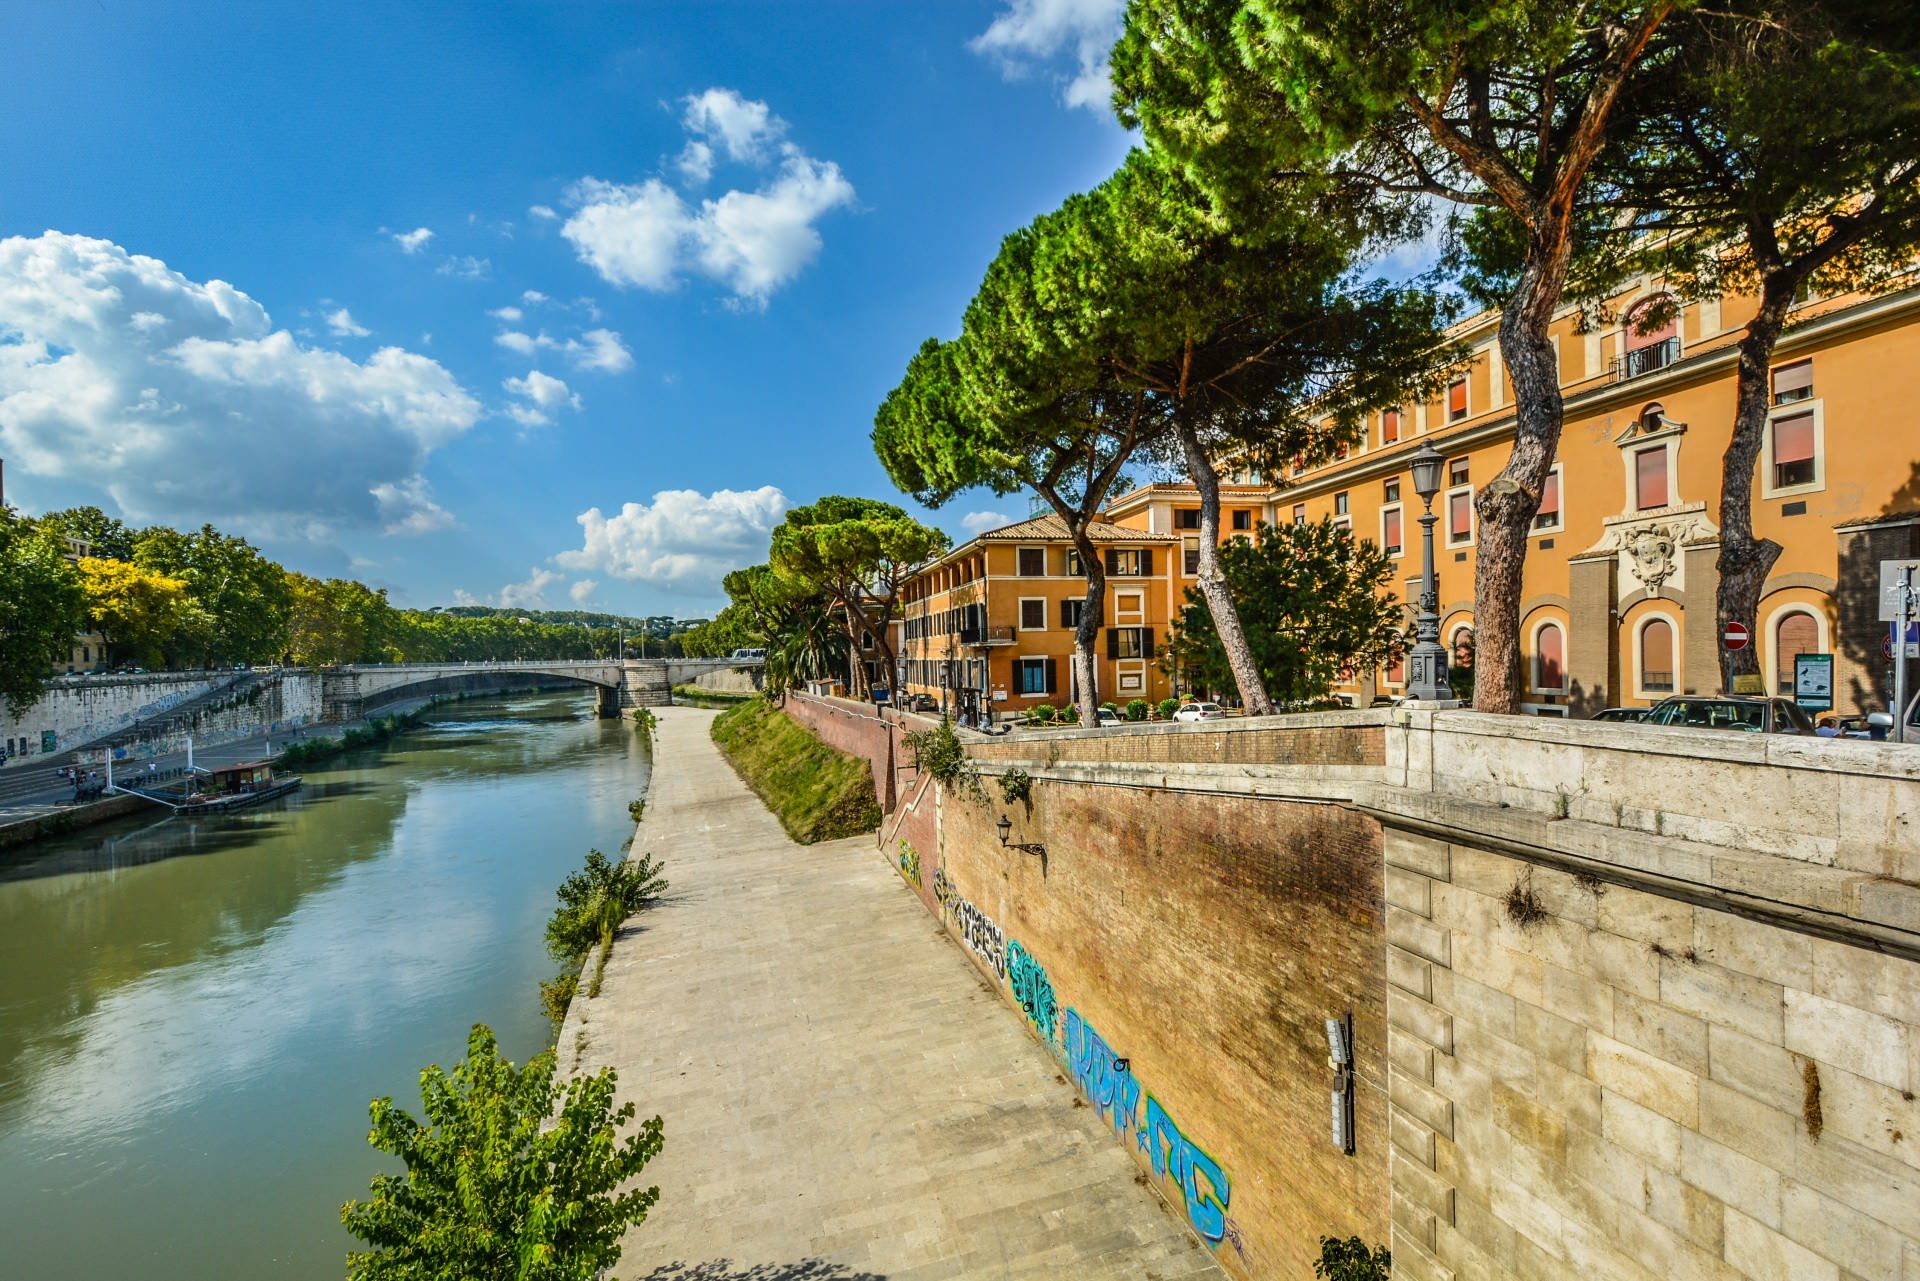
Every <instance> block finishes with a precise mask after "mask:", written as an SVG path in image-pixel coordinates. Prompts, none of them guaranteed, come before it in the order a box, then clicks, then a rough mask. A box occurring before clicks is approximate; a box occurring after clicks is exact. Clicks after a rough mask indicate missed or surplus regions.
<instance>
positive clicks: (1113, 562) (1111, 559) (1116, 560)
mask: <svg viewBox="0 0 1920 1281" xmlns="http://www.w3.org/2000/svg"><path fill="white" fill-rule="evenodd" d="M1107 572H1108V573H1109V574H1118V573H1119V572H1120V553H1119V552H1117V551H1115V550H1114V549H1113V548H1111V547H1109V548H1107Z"/></svg>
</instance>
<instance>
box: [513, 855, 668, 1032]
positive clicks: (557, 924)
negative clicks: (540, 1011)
mask: <svg viewBox="0 0 1920 1281" xmlns="http://www.w3.org/2000/svg"><path fill="white" fill-rule="evenodd" d="M666 889H667V879H666V877H664V876H662V875H661V874H660V861H659V860H658V859H656V858H654V856H653V855H651V854H642V855H641V856H640V857H639V858H637V859H622V860H620V861H619V862H615V861H614V860H612V859H609V858H608V857H607V856H606V855H605V854H602V853H601V852H600V851H599V850H590V851H588V853H587V862H586V866H584V867H582V868H581V869H580V870H579V871H577V872H575V873H573V874H572V875H571V876H569V877H567V879H566V880H564V881H562V882H561V883H560V888H559V890H557V891H556V894H557V896H558V897H559V899H560V906H558V907H556V908H555V909H554V911H553V916H552V918H551V919H550V920H548V922H547V952H548V953H549V954H550V955H551V956H552V957H553V959H554V960H556V961H558V962H560V964H561V965H562V966H564V967H566V969H565V970H564V971H563V972H562V974H561V976H560V977H559V978H558V979H556V980H554V983H553V984H551V985H549V984H542V985H541V989H540V991H541V998H542V1001H543V1003H544V1004H545V1005H546V1007H547V1016H548V1017H549V1018H553V1017H554V1012H555V1008H556V1006H557V1008H558V1011H559V1014H560V1017H562V1018H564V1017H565V1015H566V1002H564V1001H559V1000H558V999H557V993H558V990H559V988H560V987H561V986H564V985H565V984H566V980H567V978H568V976H569V975H573V976H575V978H574V982H575V984H576V985H577V983H578V978H577V975H578V972H579V969H580V966H581V964H582V963H583V962H584V961H585V960H586V958H587V956H588V954H589V953H595V954H596V955H595V962H594V967H593V977H592V978H591V979H590V980H589V981H588V984H587V995H588V996H589V997H595V996H598V995H600V978H601V975H602V973H603V972H604V971H605V969H606V965H607V954H608V953H609V952H610V951H612V950H613V936H614V934H615V933H617V932H618V931H619V929H620V926H621V925H622V924H624V923H625V922H626V920H627V918H628V917H630V916H632V915H633V914H634V913H636V912H639V911H640V910H642V909H643V908H645V907H647V906H648V905H649V904H651V903H653V902H654V901H655V900H656V899H658V898H659V897H660V896H661V895H662V894H664V893H666ZM550 988H552V989H553V990H554V992H555V995H554V996H549V995H548V992H549V989H550ZM572 996H573V993H572V992H571V991H569V992H568V993H567V998H568V1000H571V999H572ZM555 1026H556V1027H557V1026H558V1020H557V1019H556V1020H555Z"/></svg>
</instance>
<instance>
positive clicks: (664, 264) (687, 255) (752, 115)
mask: <svg viewBox="0 0 1920 1281" xmlns="http://www.w3.org/2000/svg"><path fill="white" fill-rule="evenodd" d="M686 102H687V110H686V116H685V118H684V121H683V123H684V124H685V126H686V128H687V130H688V132H689V134H691V135H694V136H692V137H690V138H689V141H688V145H687V149H686V150H685V151H683V152H682V153H681V155H680V158H679V161H678V164H679V167H680V169H681V172H682V173H684V174H686V175H687V176H688V177H689V178H692V179H694V180H696V181H704V180H705V179H706V178H707V177H708V176H709V175H710V174H711V172H712V168H713V163H714V160H715V155H716V150H715V149H716V148H718V150H719V151H720V152H723V153H725V155H726V156H727V158H728V159H730V160H735V161H740V162H743V163H747V164H751V165H753V166H755V167H757V168H760V169H763V170H767V169H770V170H771V171H770V173H769V174H768V176H767V177H766V179H765V180H764V181H762V182H761V183H760V185H759V186H757V187H756V188H754V189H753V190H751V191H746V190H739V189H735V190H731V191H728V192H727V193H726V194H724V195H722V196H719V197H717V198H714V199H708V200H702V201H700V202H699V204H698V205H693V204H689V203H688V201H687V200H686V199H685V198H684V197H682V196H681V195H680V193H679V192H677V191H675V190H674V189H673V188H672V187H670V186H668V185H667V184H666V182H665V181H663V180H662V179H660V178H657V177H655V178H646V179H643V180H641V181H639V182H633V183H614V182H607V181H604V180H602V179H599V178H593V177H586V178H582V179H580V180H579V181H578V182H575V183H573V184H572V185H571V186H570V187H569V188H568V189H567V201H568V203H569V204H570V205H572V207H573V213H572V215H571V216H570V217H569V218H568V219H567V221H566V223H565V224H564V225H563V226H562V227H561V229H560V230H561V234H562V235H564V236H565V237H566V238H567V239H568V240H570V241H572V242H573V247H574V251H575V252H576V253H577V254H578V255H579V257H580V260H581V261H582V262H585V263H587V264H588V265H589V266H591V267H592V268H593V269H594V270H595V271H597V272H599V273H600V275H601V276H602V277H603V278H605V279H606V280H608V281H611V282H612V283H614V284H616V285H635V286H638V287H640V288H642V289H651V290H656V291H662V292H664V291H666V290H669V289H672V288H674V287H675V286H676V285H677V284H678V283H679V281H680V278H681V277H682V276H683V275H685V274H690V273H691V274H698V275H703V276H706V277H708V278H710V279H712V280H716V281H718V282H720V283H721V284H723V285H724V286H726V287H727V288H728V289H729V290H731V291H732V293H733V295H734V297H735V298H736V299H738V300H739V301H741V302H744V303H748V304H752V305H759V306H764V305H765V303H766V301H767V298H768V297H769V296H770V295H771V294H772V293H773V292H774V290H776V289H778V288H780V287H781V286H782V285H784V284H786V283H787V282H788V281H790V280H792V279H793V278H794V277H795V276H796V275H798V274H799V273H800V271H801V270H802V269H803V268H804V267H806V265H807V264H808V263H810V262H812V261H813V260H814V258H816V257H817V256H818V255H819V253H820V245H821V240H820V233H819V232H818V231H817V230H816V229H815V227H814V224H815V223H816V222H818V221H819V220H820V219H821V218H822V217H824V216H825V215H826V214H828V213H829V212H831V211H833V210H835V209H838V208H841V207H843V206H848V205H851V204H853V202H854V189H853V184H852V183H850V182H849V181H847V179H846V176H845V175H844V174H842V173H841V172H840V166H838V165H836V164H834V163H833V162H832V161H830V160H816V159H814V158H813V157H812V156H809V155H807V154H806V153H805V152H804V151H802V150H801V149H800V148H799V147H797V146H795V145H794V144H793V143H791V142H784V141H781V140H780V139H781V135H782V134H783V133H784V132H785V130H786V123H785V122H784V121H782V120H781V119H780V118H779V117H778V116H775V115H774V114H773V113H772V112H771V111H770V110H769V109H768V108H767V105H766V104H765V103H764V102H753V101H749V100H747V99H744V98H742V97H741V96H740V95H739V94H737V93H735V92H733V91H732V90H730V89H709V90H707V91H706V92H705V93H702V94H698V95H695V96H693V97H690V98H688V99H687V100H686Z"/></svg>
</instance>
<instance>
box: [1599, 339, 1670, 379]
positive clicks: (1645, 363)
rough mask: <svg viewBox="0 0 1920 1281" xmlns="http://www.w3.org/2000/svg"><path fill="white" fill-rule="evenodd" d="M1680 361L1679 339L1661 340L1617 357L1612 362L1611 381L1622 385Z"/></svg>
mask: <svg viewBox="0 0 1920 1281" xmlns="http://www.w3.org/2000/svg"><path fill="white" fill-rule="evenodd" d="M1678 359H1680V339H1679V338H1678V337H1677V336H1676V337H1673V338H1663V339H1661V340H1660V341H1659V342H1657V343H1654V344H1653V345H1652V346H1650V347H1641V348H1639V349H1638V350H1635V351H1630V352H1628V353H1627V354H1626V355H1624V356H1621V357H1618V358H1617V359H1615V360H1614V362H1613V380H1614V381H1615V382H1617V383H1623V382H1625V381H1627V379H1629V378H1638V377H1639V376H1640V375H1642V374H1650V373H1652V372H1653V371H1654V370H1656V369H1665V368H1666V367H1667V366H1668V365H1671V364H1672V363H1673V362H1674V361H1676V360H1678Z"/></svg>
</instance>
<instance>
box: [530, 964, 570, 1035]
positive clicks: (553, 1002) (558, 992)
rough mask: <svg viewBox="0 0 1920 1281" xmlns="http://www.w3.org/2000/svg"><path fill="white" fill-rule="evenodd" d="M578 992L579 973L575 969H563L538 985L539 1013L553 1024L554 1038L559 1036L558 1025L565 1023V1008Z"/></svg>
mask: <svg viewBox="0 0 1920 1281" xmlns="http://www.w3.org/2000/svg"><path fill="white" fill-rule="evenodd" d="M579 990H580V971H579V970H578V969H575V968H568V969H564V970H562V971H560V972H559V973H558V974H556V975H554V976H553V977H552V978H550V979H548V980H546V981H545V982H544V983H542V984H541V985H540V1011H541V1013H543V1014H545V1015H546V1016H547V1020H548V1021H549V1022H550V1023H552V1024H553V1034H554V1035H555V1036H559V1035H560V1025H561V1024H562V1023H565V1022H566V1021H567V1007H568V1006H569V1005H572V1004H573V996H574V993H575V992H577V991H579Z"/></svg>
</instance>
